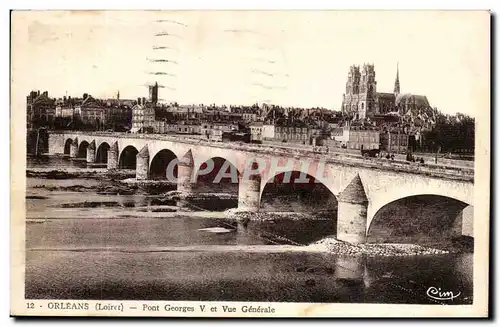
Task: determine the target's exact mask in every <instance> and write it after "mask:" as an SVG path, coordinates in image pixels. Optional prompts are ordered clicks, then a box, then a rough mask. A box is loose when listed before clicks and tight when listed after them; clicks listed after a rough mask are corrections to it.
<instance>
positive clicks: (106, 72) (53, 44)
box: [12, 11, 490, 116]
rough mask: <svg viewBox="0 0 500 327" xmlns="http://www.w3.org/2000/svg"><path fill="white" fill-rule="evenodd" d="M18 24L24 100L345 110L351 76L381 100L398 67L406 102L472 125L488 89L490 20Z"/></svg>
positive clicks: (451, 16) (405, 17) (71, 15)
mask: <svg viewBox="0 0 500 327" xmlns="http://www.w3.org/2000/svg"><path fill="white" fill-rule="evenodd" d="M12 19H13V23H12V33H13V39H12V40H13V41H12V42H13V46H15V45H17V46H19V47H20V48H22V51H21V52H19V53H18V55H17V56H15V57H14V56H13V57H12V69H13V76H18V78H17V79H16V81H14V82H15V84H16V85H17V86H19V87H21V86H22V87H23V88H26V94H27V93H28V92H29V91H31V90H40V91H42V92H43V91H45V90H46V91H48V92H49V95H50V96H53V97H62V96H64V95H66V94H67V95H70V96H78V97H79V96H81V95H82V94H83V93H89V94H91V95H92V96H94V97H96V98H115V97H116V94H117V92H118V91H119V92H120V98H127V99H135V98H137V97H147V96H148V88H147V86H146V84H149V83H154V82H155V81H158V83H159V84H161V85H164V86H165V87H164V88H161V89H160V91H159V97H160V98H161V99H162V100H163V101H165V102H173V101H177V102H179V103H183V104H200V103H204V104H212V103H216V104H219V105H223V104H226V105H230V104H242V105H248V104H251V103H255V102H259V103H262V102H267V103H271V104H278V105H283V106H297V107H325V108H329V109H335V110H339V109H340V107H341V103H342V94H343V93H345V83H346V80H347V73H348V70H349V66H351V65H353V64H355V65H360V66H362V65H363V63H373V64H374V65H375V71H376V80H377V91H378V92H392V91H393V88H394V80H395V77H396V65H397V63H398V62H399V80H400V85H401V92H402V93H412V94H421V95H426V96H427V98H428V100H429V102H430V104H431V105H432V106H433V107H437V108H438V109H439V110H440V111H442V112H443V113H447V114H453V113H456V112H462V113H465V114H468V115H471V116H475V115H474V110H479V109H480V108H475V106H477V103H478V101H477V94H482V92H483V88H484V87H489V69H490V68H489V67H490V64H489V21H488V13H487V12H479V11H477V12H466V11H462V12H457V11H441V12H439V11H416V12H410V11H407V12H396V11H379V12H374V11H268V12H265V11H262V12H251V11H238V12H232V11H172V12H168V11H164V12H159V11H149V12H147V11H146V12H140V11H135V12H134V11H109V12H104V11H103V12H98V11H86V12H77V11H76V12H57V11H46V12H26V11H23V12H14V13H13V14H12ZM159 21H161V22H159ZM156 35H158V36H156ZM485 59H487V60H485ZM16 72H17V74H16Z"/></svg>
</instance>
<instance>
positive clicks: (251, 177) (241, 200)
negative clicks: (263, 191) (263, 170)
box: [238, 161, 261, 212]
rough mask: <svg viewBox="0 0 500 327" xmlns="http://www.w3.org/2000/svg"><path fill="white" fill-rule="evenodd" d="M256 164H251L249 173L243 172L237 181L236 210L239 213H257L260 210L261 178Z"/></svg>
mask: <svg viewBox="0 0 500 327" xmlns="http://www.w3.org/2000/svg"><path fill="white" fill-rule="evenodd" d="M258 168H259V167H258V164H257V162H255V161H254V162H253V163H252V165H251V167H250V171H244V172H243V173H242V174H241V177H240V180H239V189H238V209H239V210H241V211H250V212H258V211H259V208H260V183H261V176H260V174H258V173H256V172H257V171H258ZM251 172H255V173H256V174H251Z"/></svg>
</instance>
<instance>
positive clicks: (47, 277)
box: [10, 10, 491, 318]
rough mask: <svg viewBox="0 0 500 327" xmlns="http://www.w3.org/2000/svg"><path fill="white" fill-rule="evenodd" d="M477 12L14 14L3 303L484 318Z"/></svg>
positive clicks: (482, 91) (485, 26)
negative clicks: (7, 294)
mask: <svg viewBox="0 0 500 327" xmlns="http://www.w3.org/2000/svg"><path fill="white" fill-rule="evenodd" d="M490 24H491V13H490V12H489V11H445V10H442V11H436V10H434V11H432V10H428V11H368V10H367V11H346V10H343V11H342V10H316V11H300V10H295V11H292V10H281V11H280V10H276V11H244V10H240V11H231V10H225V11H208V10H186V11H183V10H175V11H174V10H158V11H148V10H144V11H140V10H136V11H113V10H108V11H106V10H100V11H99V10H96V11H78V10H76V11H57V10H54V11H51V10H46V11H42V10H39V11H37V10H31V11H29V10H14V11H12V12H11V107H10V112H11V122H10V124H11V147H10V151H11V163H10V165H11V199H12V202H11V212H12V215H11V230H10V235H11V262H10V270H11V309H10V313H11V315H12V316H107V317H108V316H109V317H111V316H120V317H128V316H143V317H153V316H154V317H156V316H164V317H252V318H253V317H255V318H257V317H296V318H303V317H478V318H479V317H487V316H488V296H489V294H488V285H489V275H488V272H489V242H490V237H489V235H490V233H489V223H490V220H489V219H490V212H489V207H490V204H489V201H490V188H489V185H490Z"/></svg>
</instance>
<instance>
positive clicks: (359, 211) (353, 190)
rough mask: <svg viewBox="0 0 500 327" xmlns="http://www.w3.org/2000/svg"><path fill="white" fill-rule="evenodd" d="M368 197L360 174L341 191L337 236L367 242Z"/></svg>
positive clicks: (341, 238)
mask: <svg viewBox="0 0 500 327" xmlns="http://www.w3.org/2000/svg"><path fill="white" fill-rule="evenodd" d="M367 210H368V198H367V196H366V193H365V189H364V187H363V183H362V182H361V178H360V177H359V174H358V175H356V177H354V179H353V180H352V181H351V183H349V185H347V187H346V188H345V190H344V191H342V193H340V195H339V199H338V213H337V238H338V239H339V240H341V241H345V242H349V243H365V242H366V222H367Z"/></svg>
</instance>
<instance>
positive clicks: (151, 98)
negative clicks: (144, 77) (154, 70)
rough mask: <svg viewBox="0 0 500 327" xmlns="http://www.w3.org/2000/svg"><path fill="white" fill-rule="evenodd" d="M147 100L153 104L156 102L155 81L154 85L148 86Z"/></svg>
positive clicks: (156, 89)
mask: <svg viewBox="0 0 500 327" xmlns="http://www.w3.org/2000/svg"><path fill="white" fill-rule="evenodd" d="M149 101H151V102H152V103H153V104H157V103H158V82H156V83H155V85H150V86H149Z"/></svg>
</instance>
